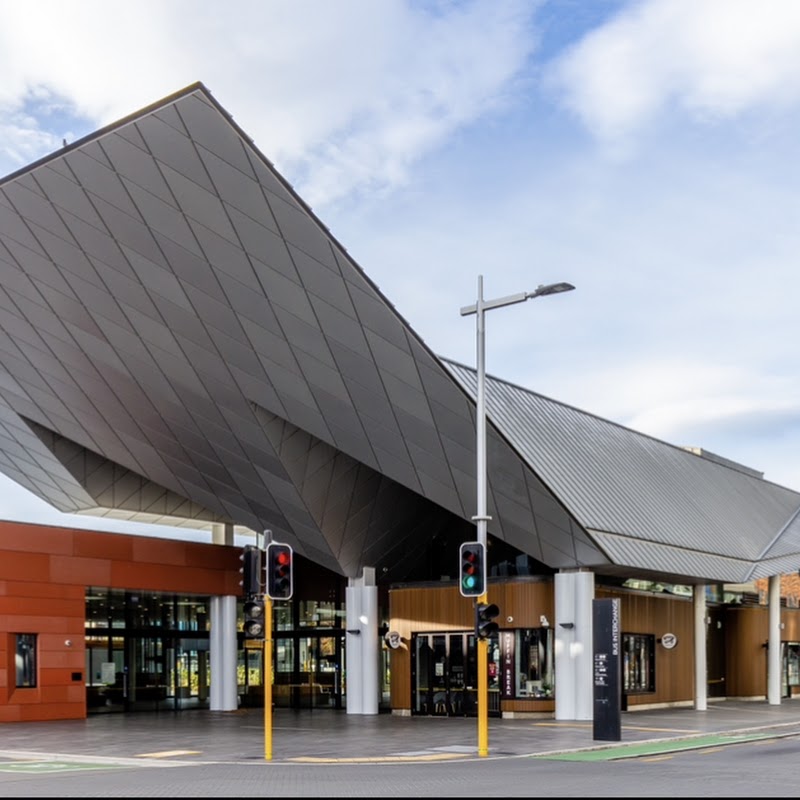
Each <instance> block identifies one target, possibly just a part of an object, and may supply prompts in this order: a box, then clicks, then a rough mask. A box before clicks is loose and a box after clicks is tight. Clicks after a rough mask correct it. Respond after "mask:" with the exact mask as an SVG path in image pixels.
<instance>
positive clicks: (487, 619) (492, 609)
mask: <svg viewBox="0 0 800 800" xmlns="http://www.w3.org/2000/svg"><path fill="white" fill-rule="evenodd" d="M499 613H500V609H499V608H498V607H497V606H496V605H495V604H494V603H476V604H475V636H476V637H477V638H478V639H488V638H489V637H490V636H492V635H493V634H495V633H497V632H498V631H499V630H500V626H499V625H498V624H497V623H496V622H495V621H494V618H495V617H496V616H497V615H498V614H499Z"/></svg>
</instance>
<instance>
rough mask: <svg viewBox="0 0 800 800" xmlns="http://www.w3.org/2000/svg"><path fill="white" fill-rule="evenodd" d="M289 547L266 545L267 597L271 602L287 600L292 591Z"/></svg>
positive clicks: (276, 544) (290, 550)
mask: <svg viewBox="0 0 800 800" xmlns="http://www.w3.org/2000/svg"><path fill="white" fill-rule="evenodd" d="M292 561H293V553H292V548H291V545H288V544H281V543H280V542H270V543H269V544H268V545H267V595H268V596H269V597H270V598H271V599H272V600H289V599H290V598H291V596H292V592H293V590H294V580H293V577H292Z"/></svg>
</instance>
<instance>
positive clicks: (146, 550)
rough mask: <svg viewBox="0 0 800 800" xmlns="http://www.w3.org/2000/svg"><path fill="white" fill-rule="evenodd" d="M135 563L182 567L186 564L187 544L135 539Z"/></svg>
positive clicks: (165, 540) (163, 540)
mask: <svg viewBox="0 0 800 800" xmlns="http://www.w3.org/2000/svg"><path fill="white" fill-rule="evenodd" d="M131 544H132V546H133V560H134V561H149V562H151V563H153V564H173V565H175V566H177V567H182V566H184V565H185V564H186V549H187V546H186V542H177V541H173V540H172V539H144V538H141V539H138V538H137V539H133V540H132V542H131Z"/></svg>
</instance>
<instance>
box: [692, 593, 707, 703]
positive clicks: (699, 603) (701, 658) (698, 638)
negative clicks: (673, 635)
mask: <svg viewBox="0 0 800 800" xmlns="http://www.w3.org/2000/svg"><path fill="white" fill-rule="evenodd" d="M692 597H693V602H694V707H695V709H696V710H697V711H706V710H707V709H708V664H707V661H708V656H707V639H708V622H707V618H708V609H707V607H706V587H705V584H702V583H700V584H697V585H696V586H695V587H694V588H693V590H692Z"/></svg>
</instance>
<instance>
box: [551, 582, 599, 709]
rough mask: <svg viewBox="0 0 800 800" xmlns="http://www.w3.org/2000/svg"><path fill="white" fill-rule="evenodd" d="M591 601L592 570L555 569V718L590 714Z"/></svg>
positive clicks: (592, 694)
mask: <svg viewBox="0 0 800 800" xmlns="http://www.w3.org/2000/svg"><path fill="white" fill-rule="evenodd" d="M593 600H594V573H593V572H559V573H558V574H557V575H556V577H555V601H556V620H555V634H556V641H555V651H556V652H555V671H556V675H555V691H556V719H579V720H586V719H592V718H593V717H594V688H593V683H592V659H593V653H592V650H593V646H594V645H593V640H592V616H593V608H592V601H593Z"/></svg>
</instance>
